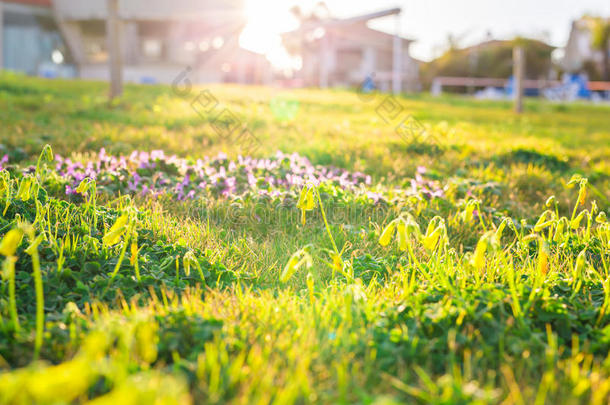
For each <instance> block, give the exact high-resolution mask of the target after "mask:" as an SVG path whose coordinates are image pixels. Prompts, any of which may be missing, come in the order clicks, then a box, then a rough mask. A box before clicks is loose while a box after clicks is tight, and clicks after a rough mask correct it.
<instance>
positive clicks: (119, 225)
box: [102, 214, 129, 246]
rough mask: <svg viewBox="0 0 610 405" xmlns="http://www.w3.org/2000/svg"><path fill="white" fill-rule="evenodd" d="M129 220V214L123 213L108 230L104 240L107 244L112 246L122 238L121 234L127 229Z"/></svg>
mask: <svg viewBox="0 0 610 405" xmlns="http://www.w3.org/2000/svg"><path fill="white" fill-rule="evenodd" d="M128 221H129V216H128V215H127V214H123V215H121V216H120V217H119V218H118V219H117V220H116V222H115V223H114V225H112V227H111V228H110V229H109V230H108V232H106V234H105V235H104V237H103V238H102V241H103V242H104V245H106V246H112V245H114V244H116V243H118V242H119V240H121V236H123V234H124V233H125V231H126V230H127V222H128Z"/></svg>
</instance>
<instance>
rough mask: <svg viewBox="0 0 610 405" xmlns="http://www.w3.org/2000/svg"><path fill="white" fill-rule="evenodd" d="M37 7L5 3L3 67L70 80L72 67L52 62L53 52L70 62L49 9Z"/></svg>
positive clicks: (2, 36)
mask: <svg viewBox="0 0 610 405" xmlns="http://www.w3.org/2000/svg"><path fill="white" fill-rule="evenodd" d="M38 3H40V2H33V3H32V4H34V5H32V4H30V2H19V3H7V2H5V3H3V6H2V10H3V13H2V24H1V27H2V28H1V29H2V35H1V39H2V44H1V45H2V46H1V49H2V66H1V67H2V68H4V69H8V70H13V71H17V72H23V73H26V74H29V75H45V76H51V77H53V76H71V74H73V69H71V67H69V66H67V67H66V66H59V65H56V64H55V63H53V61H52V59H51V55H52V53H53V51H54V50H59V51H63V52H62V54H63V55H64V58H67V55H66V52H65V46H64V43H63V40H62V37H61V34H60V32H59V31H58V29H57V26H56V25H55V23H54V20H53V16H52V14H51V11H50V9H49V8H48V7H42V6H39V5H37V4H38Z"/></svg>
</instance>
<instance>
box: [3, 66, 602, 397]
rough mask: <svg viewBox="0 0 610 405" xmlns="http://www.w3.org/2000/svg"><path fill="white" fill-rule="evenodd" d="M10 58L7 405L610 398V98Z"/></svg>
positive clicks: (6, 101) (6, 97)
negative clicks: (50, 72) (307, 84)
mask: <svg viewBox="0 0 610 405" xmlns="http://www.w3.org/2000/svg"><path fill="white" fill-rule="evenodd" d="M106 92H107V85H106V84H104V83H95V82H83V81H60V80H41V79H35V78H28V77H25V76H19V75H15V74H6V73H5V74H3V75H0V122H1V123H2V125H1V126H0V241H1V242H0V260H1V261H2V266H3V267H2V279H1V284H0V403H11V404H13V403H15V404H21V403H86V402H92V403H129V404H149V403H159V404H165V403H167V404H173V403H176V404H178V403H180V404H182V403H248V404H249V403H270V402H274V403H279V404H284V403H366V404H369V403H371V404H394V403H436V404H460V403H481V404H488V403H489V404H496V403H498V404H499V403H504V404H513V403H514V404H531V403H536V404H544V403H570V404H571V403H595V404H606V403H608V402H609V401H610V357H608V351H609V350H610V312H609V310H610V222H609V221H608V218H607V217H608V215H609V214H610V211H609V208H610V202H609V200H610V107H609V106H603V105H591V104H584V103H574V104H554V103H549V102H544V101H540V100H527V102H526V105H525V108H526V112H525V113H524V114H522V115H515V114H514V113H513V112H512V110H511V104H510V103H509V102H502V101H480V100H474V99H467V98H460V97H456V96H451V97H450V96H444V97H440V98H433V97H431V96H428V95H407V96H400V97H398V96H396V97H394V96H389V95H387V94H357V93H355V92H351V91H347V90H312V89H307V90H286V89H280V88H271V87H246V86H237V85H210V86H208V87H199V88H195V87H190V86H188V85H185V83H179V84H178V85H177V86H173V87H172V86H136V85H128V86H127V87H126V89H125V94H124V96H123V97H121V98H120V99H117V100H115V101H114V102H112V103H108V101H107V99H106Z"/></svg>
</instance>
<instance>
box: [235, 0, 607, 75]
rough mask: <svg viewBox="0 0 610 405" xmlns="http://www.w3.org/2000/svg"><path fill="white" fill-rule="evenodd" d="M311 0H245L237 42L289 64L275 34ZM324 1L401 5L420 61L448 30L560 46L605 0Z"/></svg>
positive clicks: (343, 8) (472, 39) (468, 36)
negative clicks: (293, 12) (243, 23)
mask: <svg viewBox="0 0 610 405" xmlns="http://www.w3.org/2000/svg"><path fill="white" fill-rule="evenodd" d="M316 2H317V1H316V0H295V1H291V0H247V14H248V19H249V22H250V23H249V25H248V27H247V29H246V31H245V32H244V34H243V35H242V38H241V41H240V43H241V44H242V46H243V47H245V48H247V49H251V50H254V51H258V52H261V53H266V54H267V56H268V58H269V59H270V61H271V62H272V63H273V64H274V65H276V66H282V67H287V66H290V65H291V64H292V65H294V63H295V61H294V60H292V61H291V60H290V59H289V58H288V56H287V55H286V54H285V52H283V51H282V49H281V47H280V40H279V36H278V34H279V33H281V32H284V31H289V30H291V29H294V28H295V27H296V26H297V24H298V23H297V22H296V20H295V19H294V18H293V17H292V16H291V14H290V13H289V9H290V7H291V6H292V5H294V4H299V5H300V6H302V7H303V8H305V9H308V8H311V7H312V6H313V4H315V3H316ZM326 4H327V6H328V8H329V9H330V12H331V14H332V15H333V16H336V17H351V16H356V15H360V14H365V13H369V12H374V11H379V10H383V9H387V8H392V7H402V10H403V11H402V14H401V17H400V31H401V32H400V33H401V35H403V36H405V37H407V38H412V39H415V40H416V42H415V43H414V44H413V45H412V48H411V55H412V56H414V57H415V58H418V59H422V60H426V61H428V60H431V59H433V58H435V57H436V56H438V55H440V54H441V53H442V51H443V50H444V49H445V48H446V44H447V38H448V36H449V35H452V36H453V37H454V38H457V39H458V40H459V44H460V45H463V46H467V45H470V44H473V43H477V42H479V41H481V40H483V39H485V38H486V37H487V33H488V32H490V33H491V35H492V37H493V38H497V39H511V38H513V37H515V36H516V35H521V36H528V37H535V38H538V39H543V40H545V41H548V42H549V43H551V44H552V45H555V46H564V45H565V43H566V41H567V39H568V35H569V32H570V24H571V21H572V20H574V19H576V18H579V17H580V16H582V15H583V14H585V13H589V14H594V15H604V16H607V17H610V0H459V1H456V0H409V1H404V0H403V1H396V0H374V1H371V0H327V1H326ZM370 26H371V27H372V28H375V29H379V30H382V31H386V32H390V33H394V32H395V31H394V30H395V17H386V18H383V19H379V20H375V21H373V22H371V23H370ZM296 63H297V64H298V61H297V62H296Z"/></svg>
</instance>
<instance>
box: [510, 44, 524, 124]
mask: <svg viewBox="0 0 610 405" xmlns="http://www.w3.org/2000/svg"><path fill="white" fill-rule="evenodd" d="M524 71H525V52H524V50H523V47H522V46H521V45H517V46H515V48H514V49H513V76H514V99H515V112H516V113H517V114H520V113H521V112H523V76H524V75H525V72H524Z"/></svg>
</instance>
